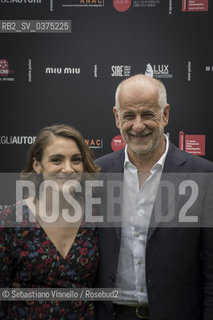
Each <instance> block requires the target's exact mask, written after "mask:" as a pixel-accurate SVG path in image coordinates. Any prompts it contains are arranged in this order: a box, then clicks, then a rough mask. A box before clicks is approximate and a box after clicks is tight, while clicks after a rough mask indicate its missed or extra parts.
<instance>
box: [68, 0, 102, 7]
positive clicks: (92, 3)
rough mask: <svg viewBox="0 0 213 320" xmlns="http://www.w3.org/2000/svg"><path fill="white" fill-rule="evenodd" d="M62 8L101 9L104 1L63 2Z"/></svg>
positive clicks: (73, 0)
mask: <svg viewBox="0 0 213 320" xmlns="http://www.w3.org/2000/svg"><path fill="white" fill-rule="evenodd" d="M63 2H64V3H63V4H62V7H103V6H104V0H68V1H67V0H64V1H63Z"/></svg>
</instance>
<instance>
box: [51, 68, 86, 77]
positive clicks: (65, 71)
mask: <svg viewBox="0 0 213 320" xmlns="http://www.w3.org/2000/svg"><path fill="white" fill-rule="evenodd" d="M80 72H81V68H79V67H46V68H45V73H46V74H56V75H57V74H58V75H79V74H80Z"/></svg>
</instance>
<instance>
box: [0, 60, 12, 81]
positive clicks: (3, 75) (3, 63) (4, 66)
mask: <svg viewBox="0 0 213 320" xmlns="http://www.w3.org/2000/svg"><path fill="white" fill-rule="evenodd" d="M12 74H14V70H10V68H9V62H8V61H7V60H6V59H0V81H14V80H15V79H14V77H11V76H10V75H12Z"/></svg>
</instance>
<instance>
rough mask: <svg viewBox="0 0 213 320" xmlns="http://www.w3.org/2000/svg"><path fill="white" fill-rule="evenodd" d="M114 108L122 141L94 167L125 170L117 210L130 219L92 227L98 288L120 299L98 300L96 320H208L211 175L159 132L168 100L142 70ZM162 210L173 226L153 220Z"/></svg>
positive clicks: (212, 263) (123, 87)
mask: <svg viewBox="0 0 213 320" xmlns="http://www.w3.org/2000/svg"><path fill="white" fill-rule="evenodd" d="M113 112H114V115H115V121H116V126H117V127H118V128H119V129H120V132H121V134H122V136H123V138H124V140H125V141H126V143H127V145H126V148H125V150H124V149H123V150H120V151H118V152H114V153H111V154H108V155H106V156H103V157H101V158H99V159H98V160H97V164H99V165H100V167H101V168H102V171H103V172H123V173H124V176H123V180H124V191H123V192H124V194H123V199H124V200H123V201H124V211H126V213H127V215H129V217H130V220H129V228H107V227H106V228H99V247H100V265H99V273H98V276H97V285H98V287H101V288H112V287H119V288H121V297H120V299H119V300H118V301H114V303H112V302H109V301H105V302H104V301H103V302H97V304H96V316H97V320H110V319H111V320H112V319H118V320H127V319H128V320H136V319H151V320H212V319H213V229H212V228H209V225H208V223H209V222H210V220H209V219H211V216H212V215H213V211H212V210H213V206H212V202H213V199H212V192H211V190H212V186H211V180H212V179H211V178H209V180H208V179H207V177H210V175H209V174H206V173H207V172H213V164H212V162H210V161H207V160H205V159H201V158H199V157H196V156H192V155H190V154H188V153H185V152H183V151H180V150H178V149H177V148H176V147H175V146H174V145H173V144H172V143H171V142H169V141H168V138H167V137H166V136H165V135H164V127H165V126H166V125H167V123H168V119H169V105H168V104H167V99H166V90H165V87H164V86H163V84H162V82H160V81H158V80H156V79H153V78H150V77H147V76H144V75H136V76H134V77H131V78H129V79H126V80H124V81H123V82H121V83H120V85H119V86H118V88H117V91H116V105H115V107H114V108H113ZM164 175H166V179H167V180H169V181H167V187H168V186H169V187H168V188H167V192H168V193H169V194H171V193H170V191H171V190H168V189H170V186H171V189H172V191H174V194H175V195H174V197H173V198H172V201H171V203H170V205H168V201H164V200H165V198H164V196H163V195H162V193H159V190H160V183H161V182H162V180H163V179H164V178H163V177H164ZM164 186H165V185H164ZM173 189H174V190H173ZM172 191H171V192H172ZM159 194H160V197H162V198H161V201H160V202H157V200H156V199H159V198H158V195H159ZM131 197H132V198H133V201H132V199H131ZM170 200H171V199H170ZM125 201H126V202H125ZM156 203H157V204H156ZM172 203H173V204H174V206H172V205H171V204H172ZM160 205H162V208H163V209H162V208H161V210H160V208H159V206H160ZM168 207H170V209H171V208H175V209H174V210H175V215H174V217H173V218H174V220H175V219H176V220H175V221H176V222H177V221H178V223H176V224H175V225H172V224H167V225H166V224H162V221H163V220H162V221H161V220H159V219H157V220H158V221H157V222H156V219H155V218H156V217H157V218H158V216H157V215H155V214H156V213H157V214H158V211H161V212H164V213H165V212H166V214H168V212H169V210H168ZM181 214H182V216H184V218H183V219H182V220H178V218H180V217H181ZM131 216H133V217H136V218H137V223H138V225H137V224H134V219H132V220H131ZM197 216H198V219H196V217H197ZM144 217H145V220H143V219H144ZM161 218H162V217H161ZM191 218H192V220H190V219H191ZM140 219H141V220H143V221H144V222H145V225H140ZM184 219H185V220H184ZM187 219H189V220H187ZM193 219H195V220H193ZM205 219H206V220H205ZM204 220H205V222H202V223H203V228H201V221H204ZM165 221H167V222H168V220H165ZM180 221H181V222H184V221H186V222H188V221H193V222H195V224H193V223H192V225H190V226H189V225H187V223H186V224H185V225H183V224H181V223H179V222H180ZM173 222H174V221H173ZM211 227H212V223H211Z"/></svg>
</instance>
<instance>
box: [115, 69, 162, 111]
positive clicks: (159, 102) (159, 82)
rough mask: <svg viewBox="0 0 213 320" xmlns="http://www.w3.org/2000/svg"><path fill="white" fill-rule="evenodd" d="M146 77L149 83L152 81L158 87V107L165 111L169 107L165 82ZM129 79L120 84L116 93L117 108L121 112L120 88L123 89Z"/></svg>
mask: <svg viewBox="0 0 213 320" xmlns="http://www.w3.org/2000/svg"><path fill="white" fill-rule="evenodd" d="M141 75H142V74H141ZM142 76H143V75H142ZM144 77H146V78H147V81H148V80H150V81H151V82H152V84H153V85H154V86H155V87H156V89H157V91H158V106H159V107H160V108H161V109H162V110H164V108H165V107H166V105H167V93H166V88H165V86H164V84H163V82H161V81H160V80H158V79H154V78H149V79H148V77H147V76H144ZM128 79H130V78H128ZM128 79H125V80H123V81H122V82H120V83H119V84H118V86H117V88H116V91H115V107H116V109H117V110H119V107H120V102H119V97H118V96H119V92H120V88H121V86H122V84H123V83H124V82H125V81H126V80H128Z"/></svg>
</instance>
